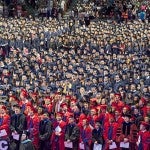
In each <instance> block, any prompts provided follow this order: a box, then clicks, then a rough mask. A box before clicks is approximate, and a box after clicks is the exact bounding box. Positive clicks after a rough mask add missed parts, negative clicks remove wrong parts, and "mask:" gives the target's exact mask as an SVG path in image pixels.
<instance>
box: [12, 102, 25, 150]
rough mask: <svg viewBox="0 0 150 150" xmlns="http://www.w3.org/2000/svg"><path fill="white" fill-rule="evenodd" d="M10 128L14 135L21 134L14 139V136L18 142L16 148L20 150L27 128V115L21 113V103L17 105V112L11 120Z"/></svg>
mask: <svg viewBox="0 0 150 150" xmlns="http://www.w3.org/2000/svg"><path fill="white" fill-rule="evenodd" d="M10 129H11V132H12V135H19V138H18V139H14V136H13V139H14V142H15V144H16V150H19V145H20V139H21V135H22V132H23V130H26V117H25V115H24V114H22V113H21V108H20V106H19V105H16V106H15V114H14V115H12V117H11V120H10Z"/></svg>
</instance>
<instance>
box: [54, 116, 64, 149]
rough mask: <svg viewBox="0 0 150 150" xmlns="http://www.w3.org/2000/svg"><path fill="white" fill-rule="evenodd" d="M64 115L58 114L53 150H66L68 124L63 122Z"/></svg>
mask: <svg viewBox="0 0 150 150" xmlns="http://www.w3.org/2000/svg"><path fill="white" fill-rule="evenodd" d="M62 118H63V115H62V114H61V113H57V114H56V119H57V122H56V124H55V126H54V132H53V135H52V150H65V145H64V142H65V130H66V122H64V121H63V120H62Z"/></svg>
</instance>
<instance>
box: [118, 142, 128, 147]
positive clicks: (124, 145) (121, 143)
mask: <svg viewBox="0 0 150 150" xmlns="http://www.w3.org/2000/svg"><path fill="white" fill-rule="evenodd" d="M120 147H122V148H129V142H127V143H124V142H120Z"/></svg>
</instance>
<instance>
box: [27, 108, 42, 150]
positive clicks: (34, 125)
mask: <svg viewBox="0 0 150 150" xmlns="http://www.w3.org/2000/svg"><path fill="white" fill-rule="evenodd" d="M39 123H40V119H39V117H38V115H37V113H36V110H35V109H34V108H30V110H29V113H28V117H27V129H28V131H29V132H30V136H29V138H30V140H31V141H32V143H33V145H34V147H35V149H36V150H38V148H39V136H38V135H39Z"/></svg>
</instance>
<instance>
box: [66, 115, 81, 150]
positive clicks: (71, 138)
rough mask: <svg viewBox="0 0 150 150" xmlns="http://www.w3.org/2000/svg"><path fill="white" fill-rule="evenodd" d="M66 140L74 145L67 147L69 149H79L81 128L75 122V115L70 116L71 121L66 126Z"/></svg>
mask: <svg viewBox="0 0 150 150" xmlns="http://www.w3.org/2000/svg"><path fill="white" fill-rule="evenodd" d="M65 140H66V142H68V143H69V142H71V143H72V145H73V147H72V148H67V149H68V150H69V149H73V150H78V148H79V140H80V129H79V127H78V126H77V124H76V123H75V119H74V117H73V116H70V117H69V122H68V124H67V126H66V132H65Z"/></svg>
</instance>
